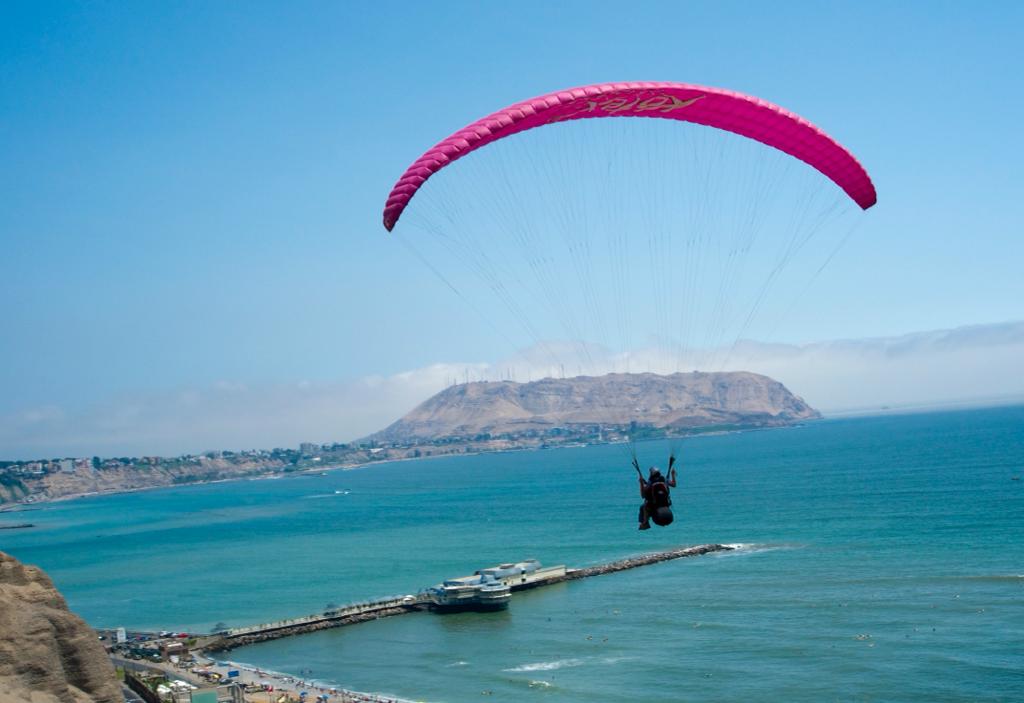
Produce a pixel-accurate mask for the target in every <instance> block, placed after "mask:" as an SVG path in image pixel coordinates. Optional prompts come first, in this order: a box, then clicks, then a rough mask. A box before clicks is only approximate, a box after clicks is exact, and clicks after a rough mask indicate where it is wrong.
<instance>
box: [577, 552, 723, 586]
mask: <svg viewBox="0 0 1024 703" xmlns="http://www.w3.org/2000/svg"><path fill="white" fill-rule="evenodd" d="M733 549H735V547H730V546H728V545H725V544H701V545H697V546H696V547H680V548H678V549H669V550H667V551H664V552H652V553H650V554H642V555H640V556H636V557H626V558H625V559H619V560H617V561H612V562H608V563H607V564H598V565H597V566H588V567H586V568H583V569H570V570H569V571H568V572H566V574H565V580H566V581H572V580H575V579H585V578H589V577H591V576H601V575H602V574H614V573H615V572H616V571H625V570H626V569H636V568H638V567H640V566H648V565H650V564H659V563H661V562H663V561H671V560H673V559H683V558H685V557H697V556H701V555H702V554H710V553H711V552H728V551H731V550H733Z"/></svg>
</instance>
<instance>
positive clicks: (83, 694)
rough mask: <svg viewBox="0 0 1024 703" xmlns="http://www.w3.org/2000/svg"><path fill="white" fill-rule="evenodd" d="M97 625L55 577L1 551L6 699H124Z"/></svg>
mask: <svg viewBox="0 0 1024 703" xmlns="http://www.w3.org/2000/svg"><path fill="white" fill-rule="evenodd" d="M123 701H124V698H123V696H122V695H121V688H120V685H119V684H118V682H117V680H116V678H115V676H114V669H113V667H112V666H111V663H110V659H109V658H108V657H107V654H106V652H105V651H104V650H103V647H102V646H101V645H100V642H99V640H98V639H97V638H96V633H95V632H93V630H92V628H90V627H89V626H88V625H86V624H85V622H84V621H83V620H82V619H81V618H79V617H78V616H77V615H75V614H74V613H72V612H71V611H69V610H68V606H67V603H65V601H64V597H63V596H61V594H60V593H59V592H58V591H57V589H56V588H54V586H53V582H52V581H50V578H49V577H48V576H47V575H46V574H45V573H43V572H42V570H40V569H38V568H36V567H34V566H26V565H24V564H22V563H21V562H19V561H18V560H17V559H15V558H14V557H12V556H9V555H7V554H4V553H3V552H0V703H115V702H116V703H123Z"/></svg>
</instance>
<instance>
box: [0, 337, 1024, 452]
mask: <svg viewBox="0 0 1024 703" xmlns="http://www.w3.org/2000/svg"><path fill="white" fill-rule="evenodd" d="M584 347H585V348H584ZM691 356H692V355H691ZM700 356H701V357H702V358H705V359H708V358H717V359H720V360H722V359H724V358H725V357H726V354H725V353H724V352H720V353H718V354H708V353H703V354H701V355H700ZM728 358H729V362H728V367H729V368H730V369H744V370H748V371H755V372H758V373H764V374H767V375H769V376H771V377H773V378H776V379H778V380H779V381H781V382H783V383H784V384H786V385H787V386H788V387H789V388H790V389H791V390H792V391H793V392H794V393H797V394H798V395H801V396H802V397H804V398H805V399H806V400H807V401H808V402H809V403H810V404H811V405H813V406H815V407H817V408H819V409H821V410H823V411H825V412H826V413H827V412H829V411H832V412H835V411H842V410H848V409H857V408H864V409H869V408H879V407H880V406H882V405H889V406H907V405H927V404H935V403H943V402H951V401H956V400H965V399H966V400H970V399H984V398H995V397H1004V398H1005V397H1014V396H1015V397H1020V398H1024V322H1013V323H1004V324H997V325H979V326H974V327H963V328H958V329H954V330H942V331H935V332H922V333H915V334H908V335H904V336H901V337H893V338H877V339H859V340H839V341H830V342H819V343H814V344H808V345H801V346H796V345H783V344H763V343H758V342H742V343H741V344H739V345H738V346H737V347H736V348H735V349H734V350H732V352H731V354H729V355H728ZM560 360H573V361H572V362H566V361H560ZM680 363H681V360H680V355H679V354H677V353H675V352H671V351H666V350H664V349H658V348H650V349H643V350H638V351H635V352H630V353H628V354H613V353H610V352H608V351H607V350H604V349H601V348H599V347H597V346H595V345H589V344H588V345H581V344H579V343H565V342H548V343H545V344H543V345H538V346H537V347H534V348H531V349H528V350H524V351H522V352H520V353H518V354H516V355H514V356H513V357H511V358H509V359H507V360H505V361H502V362H498V363H493V364H485V363H470V364H458V363H448V364H441V363H439V364H433V365H431V366H426V367H423V368H420V369H415V370H410V371H406V372H402V373H398V374H395V375H392V376H371V377H366V378H362V379H358V380H354V381H340V382H335V383H316V382H312V381H301V382H296V383H294V384H290V385H273V386H258V385H252V384H248V383H240V382H235V381H230V380H225V381H222V382H219V383H215V384H213V385H212V386H211V387H209V388H202V389H196V388H191V389H180V390H177V391H175V392H165V393H150V394H136V395H132V396H126V397H120V398H115V399H110V400H107V401H105V402H102V403H98V404H96V405H94V406H93V407H90V408H88V409H87V410H86V411H83V412H69V411H65V410H62V409H61V408H59V407H53V406H47V407H43V408H35V409H25V410H22V411H20V412H17V413H14V414H12V415H9V416H7V417H4V418H0V456H4V457H7V458H35V457H44V456H45V457H51V456H89V455H93V454H99V455H101V456H111V455H125V454H127V455H146V454H163V455H172V454H178V453H183V452H197V451H204V450H208V449H229V448H233V449H242V448H251V447H257V448H269V447H274V446H297V445H298V443H299V442H302V441H314V442H330V441H345V440H350V439H354V438H357V437H362V436H365V435H367V434H369V433H371V432H374V431H376V430H379V429H382V428H383V427H385V426H386V425H387V424H389V423H390V422H392V421H394V420H396V419H397V418H398V417H400V416H401V415H403V414H404V413H405V412H407V411H408V410H410V409H412V408H413V407H414V406H415V405H416V404H417V403H419V402H421V401H423V400H425V399H426V398H428V397H429V396H430V395H432V394H433V393H436V392H437V391H439V390H441V389H442V388H444V387H445V386H446V385H447V384H450V383H452V382H454V381H458V382H461V381H464V380H466V379H467V378H468V379H469V380H479V379H490V380H497V379H500V378H514V379H515V380H517V381H527V380H531V379H532V380H536V379H537V378H541V377H543V376H546V375H561V374H562V373H564V374H565V375H566V376H572V375H576V374H577V373H585V374H599V373H606V372H608V371H613V370H614V371H625V370H627V369H628V370H630V371H634V372H636V371H653V372H660V373H670V372H673V371H676V370H678V369H679V368H680ZM682 363H684V364H692V363H693V362H692V359H691V360H689V361H687V360H685V359H684V360H683V362H682ZM682 368H683V369H684V370H688V367H687V366H685V365H684V366H682ZM709 370H710V369H709Z"/></svg>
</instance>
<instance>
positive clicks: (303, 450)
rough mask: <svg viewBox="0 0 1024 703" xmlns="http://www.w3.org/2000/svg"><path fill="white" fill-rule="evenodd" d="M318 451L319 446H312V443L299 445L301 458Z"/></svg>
mask: <svg viewBox="0 0 1024 703" xmlns="http://www.w3.org/2000/svg"><path fill="white" fill-rule="evenodd" d="M319 451H320V445H319V444H313V443H312V442H303V443H302V444H300V445H299V454H302V455H303V456H313V455H314V454H316V453H317V452H319Z"/></svg>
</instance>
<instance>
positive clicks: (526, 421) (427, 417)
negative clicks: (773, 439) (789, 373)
mask: <svg viewBox="0 0 1024 703" xmlns="http://www.w3.org/2000/svg"><path fill="white" fill-rule="evenodd" d="M818 417H820V415H819V414H818V412H817V411H816V410H814V409H813V408H811V407H810V406H809V405H807V403H805V402H804V401H803V400H802V399H801V398H798V397H797V396H795V395H793V394H792V393H790V392H789V390H787V389H786V387H785V386H783V385H782V384H781V383H779V382H778V381H774V380H772V379H770V378H768V377H767V376H761V375H758V374H754V373H747V372H745V371H734V372H722V373H696V372H695V373H676V374H672V375H669V376H659V375H657V374H652V373H644V374H608V375H606V376H579V377H577V378H566V379H556V378H546V379H543V380H541V381H534V382H532V383H515V382H513V381H501V382H480V383H468V384H462V385H458V386H452V387H450V388H446V389H445V390H443V391H441V392H440V393H438V394H437V395H435V396H433V397H431V398H429V399H428V400H426V401H425V402H423V403H421V404H420V405H419V406H418V407H416V408H415V409H414V410H413V411H412V412H410V413H409V414H407V415H406V416H405V417H403V418H402V419H400V420H399V421H398V422H395V423H394V424H392V425H390V426H389V427H387V428H385V429H384V430H382V431H381V432H378V433H376V434H375V435H372V436H371V437H369V438H368V439H371V440H375V441H378V442H414V441H424V440H425V441H432V440H437V439H443V438H447V437H474V436H477V435H480V434H490V435H491V436H499V435H513V436H514V435H520V434H522V433H525V432H530V431H546V430H550V429H553V428H565V429H569V430H571V429H572V428H574V427H583V426H592V425H601V426H604V427H609V428H611V427H628V426H629V425H630V424H631V423H634V422H635V423H637V424H638V425H641V426H647V427H654V428H667V429H669V430H680V431H684V430H687V429H693V428H710V427H720V426H741V427H772V426H780V425H787V424H792V423H795V422H800V421H802V420H808V419H814V418H818Z"/></svg>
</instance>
